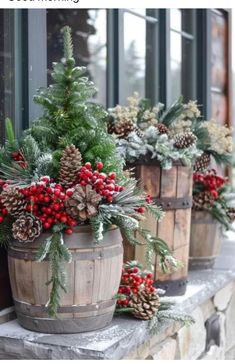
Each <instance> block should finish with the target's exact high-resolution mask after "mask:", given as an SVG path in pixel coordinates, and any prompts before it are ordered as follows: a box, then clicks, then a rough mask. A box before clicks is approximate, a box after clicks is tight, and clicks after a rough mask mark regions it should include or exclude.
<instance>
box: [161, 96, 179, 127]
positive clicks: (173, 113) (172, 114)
mask: <svg viewBox="0 0 235 364" xmlns="http://www.w3.org/2000/svg"><path fill="white" fill-rule="evenodd" d="M182 102H183V96H180V97H179V98H178V100H176V101H175V102H174V103H173V104H172V105H171V107H170V108H169V109H168V110H167V111H165V112H164V113H163V115H162V116H161V117H160V121H161V123H163V124H165V125H166V126H170V124H171V123H173V121H174V120H176V119H177V118H178V117H179V116H180V115H181V114H182V113H183V111H184V105H183V103H182Z"/></svg>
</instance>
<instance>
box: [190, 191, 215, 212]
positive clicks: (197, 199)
mask: <svg viewBox="0 0 235 364" xmlns="http://www.w3.org/2000/svg"><path fill="white" fill-rule="evenodd" d="M214 202H215V201H214V199H213V198H212V196H211V194H210V192H208V191H203V192H200V193H197V194H195V195H193V209H194V210H202V209H207V210H210V209H211V208H212V206H213V204H214Z"/></svg>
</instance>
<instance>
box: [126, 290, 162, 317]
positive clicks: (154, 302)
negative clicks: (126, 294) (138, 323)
mask: <svg viewBox="0 0 235 364" xmlns="http://www.w3.org/2000/svg"><path fill="white" fill-rule="evenodd" d="M129 305H130V307H132V308H134V311H133V315H134V316H135V317H136V318H138V319H141V320H151V319H152V318H153V316H154V315H155V314H156V312H157V311H158V308H159V306H160V297H159V296H158V294H157V293H156V292H146V291H140V292H139V293H137V294H135V295H133V296H132V297H131V299H130V302H129Z"/></svg>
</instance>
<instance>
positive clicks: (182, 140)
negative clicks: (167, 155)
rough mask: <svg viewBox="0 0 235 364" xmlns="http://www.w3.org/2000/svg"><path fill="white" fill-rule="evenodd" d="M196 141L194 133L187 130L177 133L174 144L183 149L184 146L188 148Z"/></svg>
mask: <svg viewBox="0 0 235 364" xmlns="http://www.w3.org/2000/svg"><path fill="white" fill-rule="evenodd" d="M196 141H197V137H196V135H194V134H193V133H191V132H190V131H189V132H185V133H180V134H177V135H176V136H175V144H174V145H175V147H176V148H178V149H184V148H188V147H190V146H191V145H193V144H195V143H196Z"/></svg>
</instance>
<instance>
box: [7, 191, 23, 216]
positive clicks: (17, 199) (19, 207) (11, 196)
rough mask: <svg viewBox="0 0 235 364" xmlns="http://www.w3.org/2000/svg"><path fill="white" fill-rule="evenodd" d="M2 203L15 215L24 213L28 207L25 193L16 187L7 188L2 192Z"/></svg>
mask: <svg viewBox="0 0 235 364" xmlns="http://www.w3.org/2000/svg"><path fill="white" fill-rule="evenodd" d="M1 203H2V204H3V205H4V207H5V208H6V209H7V211H8V213H9V214H10V215H12V216H14V217H17V216H19V215H21V214H22V212H23V211H25V209H26V205H27V201H26V199H25V197H24V195H23V194H22V193H21V192H20V191H19V190H18V189H16V188H12V187H9V188H6V189H4V190H3V191H2V193H1Z"/></svg>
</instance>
